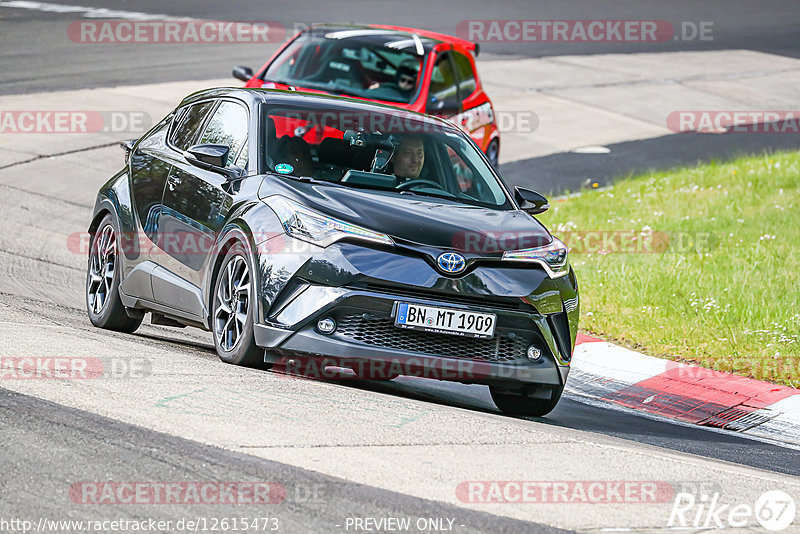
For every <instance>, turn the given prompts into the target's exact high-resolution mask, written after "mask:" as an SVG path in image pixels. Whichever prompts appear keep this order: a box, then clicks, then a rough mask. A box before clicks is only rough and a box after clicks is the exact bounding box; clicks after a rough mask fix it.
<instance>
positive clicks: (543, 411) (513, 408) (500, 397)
mask: <svg viewBox="0 0 800 534" xmlns="http://www.w3.org/2000/svg"><path fill="white" fill-rule="evenodd" d="M489 391H490V392H491V394H492V400H493V401H494V403H495V404H496V405H497V407H498V408H499V409H500V411H501V412H503V413H504V414H506V415H523V416H528V417H541V416H543V415H547V414H548V413H550V412H551V411H553V408H555V407H556V404H558V400H559V399H560V398H561V393H562V392H563V391H564V386H559V387H556V388H552V389H550V398H549V399H543V398H539V397H532V396H530V395H526V394H525V392H515V393H512V392H509V391H508V390H504V389H498V388H496V387H493V386H490V387H489ZM520 393H522V394H520Z"/></svg>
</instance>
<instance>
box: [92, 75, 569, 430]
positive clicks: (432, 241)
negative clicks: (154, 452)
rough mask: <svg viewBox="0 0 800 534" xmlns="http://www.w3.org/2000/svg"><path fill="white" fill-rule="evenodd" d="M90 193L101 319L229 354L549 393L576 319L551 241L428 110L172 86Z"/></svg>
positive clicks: (259, 362) (510, 395)
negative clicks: (161, 114)
mask: <svg viewBox="0 0 800 534" xmlns="http://www.w3.org/2000/svg"><path fill="white" fill-rule="evenodd" d="M124 147H125V152H126V165H125V167H124V168H123V169H122V170H121V171H119V172H118V173H117V174H116V175H115V176H113V177H112V178H111V179H110V180H109V181H108V182H107V183H106V184H105V185H104V186H103V187H102V188H101V189H100V192H99V193H98V196H97V202H96V205H95V209H94V215H93V219H92V222H91V225H90V228H89V231H90V234H91V235H92V239H91V247H90V255H89V262H88V274H87V279H86V301H87V310H88V314H89V318H90V319H91V321H92V323H93V324H95V325H96V326H99V327H103V328H109V329H114V330H120V331H126V332H132V331H134V330H135V329H136V328H138V326H139V325H140V324H141V322H142V319H143V316H144V314H145V313H148V312H149V313H151V321H152V322H153V323H154V324H160V325H167V326H177V327H180V326H185V325H191V326H198V327H201V328H204V329H207V330H210V331H211V332H212V333H213V337H214V343H215V345H216V349H217V352H218V354H219V357H220V358H221V359H222V360H223V361H225V362H229V363H234V364H240V365H248V366H263V367H272V368H273V369H280V370H283V371H284V372H294V373H298V374H306V375H312V374H313V373H312V372H311V371H310V370H312V369H313V370H314V372H317V373H322V375H321V376H322V377H325V376H327V375H326V374H325V373H326V369H329V368H335V369H338V370H340V371H341V373H340V374H337V375H336V376H345V375H346V373H345V372H344V371H347V372H350V373H351V375H352V376H356V377H362V378H379V379H391V378H394V377H396V376H398V375H416V376H423V377H429V378H438V379H445V380H454V381H460V382H465V383H478V384H486V385H488V386H489V387H490V389H491V394H492V397H493V399H494V401H495V403H496V404H497V406H498V407H499V408H500V409H501V410H502V411H503V412H506V413H512V414H525V415H543V414H546V413H548V412H549V411H550V410H552V409H553V407H554V406H555V405H556V403H557V402H558V399H559V397H560V396H561V392H562V390H563V388H564V383H565V381H566V379H567V374H568V371H569V362H570V358H571V355H572V349H573V346H574V342H575V336H576V333H577V326H578V315H579V312H578V287H577V282H576V280H575V275H574V273H573V270H572V268H571V266H570V264H569V261H568V258H567V250H566V247H565V246H564V244H563V243H561V242H560V241H559V240H558V239H556V238H554V237H553V236H552V235H551V234H550V233H549V232H548V231H547V230H546V229H545V228H544V226H542V224H541V223H539V222H538V221H537V220H536V219H535V218H534V217H533V215H534V214H537V213H541V212H543V211H545V210H546V209H547V207H548V205H547V200H546V199H545V198H544V197H542V196H541V195H538V194H537V193H535V192H533V191H529V190H525V189H522V188H516V190H515V191H514V194H513V195H512V194H510V193H509V190H508V188H507V187H506V186H505V184H504V183H503V181H502V180H501V178H500V176H498V175H497V173H496V171H494V170H493V168H492V166H491V165H489V162H488V161H487V160H486V157H485V156H484V154H483V153H482V152H481V151H480V150H479V149H478V148H477V146H476V145H475V144H474V143H473V142H472V141H471V140H470V138H469V137H468V136H467V135H466V134H464V133H463V132H461V131H460V130H458V129H457V128H456V127H454V126H453V125H452V124H450V123H448V122H445V121H442V120H439V119H436V118H432V117H428V116H425V115H421V114H417V113H413V112H409V111H404V110H398V109H395V108H391V107H386V106H380V105H376V104H370V103H365V102H363V101H355V100H349V99H344V98H337V97H329V96H320V95H310V94H303V93H295V92H282V91H270V90H258V89H212V90H207V91H203V92H199V93H195V94H193V95H191V96H189V97H187V98H186V99H185V100H184V101H183V102H182V103H181V104H180V106H178V108H177V109H175V111H173V112H172V113H170V114H169V115H168V116H167V117H165V118H164V119H163V120H161V121H160V122H159V123H158V124H157V125H156V126H155V127H153V128H152V129H151V130H150V131H149V132H148V133H147V134H146V135H144V136H143V137H142V138H141V139H139V140H137V141H135V142H129V143H126V144H124Z"/></svg>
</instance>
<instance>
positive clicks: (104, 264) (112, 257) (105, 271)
mask: <svg viewBox="0 0 800 534" xmlns="http://www.w3.org/2000/svg"><path fill="white" fill-rule="evenodd" d="M119 235H120V234H119V225H118V224H117V221H116V219H115V218H114V217H113V216H112V215H110V214H106V216H105V217H103V220H101V221H100V225H99V226H98V227H97V231H96V232H95V233H94V234H93V235H92V237H91V241H90V243H89V262H88V265H87V267H86V290H85V291H84V295H85V297H86V312H87V314H88V315H89V320H90V321H91V322H92V324H93V325H94V326H97V327H99V328H105V329H106V330H116V331H117V332H125V333H128V334H130V333H132V332H134V331H135V330H136V329H137V328H139V325H141V324H142V319H143V318H144V312H142V311H140V310H130V314H129V312H128V311H126V310H125V305H124V304H122V300H121V299H120V296H119V284H120V282H121V279H122V262H121V259H120V257H119V256H120V254H119V244H118V243H119V242H118V240H117V237H118V236H119Z"/></svg>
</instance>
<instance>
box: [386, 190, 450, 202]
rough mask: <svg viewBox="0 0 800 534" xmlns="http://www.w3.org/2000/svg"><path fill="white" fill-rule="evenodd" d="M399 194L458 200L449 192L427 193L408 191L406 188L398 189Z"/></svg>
mask: <svg viewBox="0 0 800 534" xmlns="http://www.w3.org/2000/svg"><path fill="white" fill-rule="evenodd" d="M400 194H401V195H416V196H420V197H434V198H443V199H445V200H455V201H456V202H458V200H456V199H458V197H457V196H455V195H453V194H450V193H447V194H446V195H439V194H437V193H428V192H427V191H408V190H406V191H400Z"/></svg>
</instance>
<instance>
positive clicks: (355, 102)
mask: <svg viewBox="0 0 800 534" xmlns="http://www.w3.org/2000/svg"><path fill="white" fill-rule="evenodd" d="M221 97H231V98H238V99H239V100H243V101H244V102H247V103H249V105H250V106H251V107H252V106H254V105H256V104H257V103H262V104H277V105H286V106H291V105H302V104H303V103H308V104H312V105H313V104H316V105H320V104H321V105H323V106H329V107H330V108H332V109H338V110H342V111H360V112H370V111H371V112H375V113H389V114H394V115H400V116H405V117H413V118H414V120H418V121H421V122H425V123H429V124H436V125H438V127H439V128H441V127H445V128H447V129H452V130H456V131H457V130H458V128H456V126H455V125H453V124H452V123H450V122H448V121H446V120H444V119H440V118H438V117H432V116H430V115H426V114H424V113H418V112H416V111H410V110H407V109H403V108H398V107H395V106H390V105H387V104H378V103H375V102H369V101H366V100H359V99H355V98H347V97H342V96H333V95H327V94H319V93H304V92H302V91H282V90H279V89H260V88H259V89H257V88H245V87H215V88H211V89H204V90H202V91H197V92H196V93H192V94H191V95H189V96H187V97H186V98H184V99H183V101H182V102H181V105H182V106H183V105H186V104H190V103H192V102H196V101H198V100H203V99H205V98H221Z"/></svg>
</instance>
